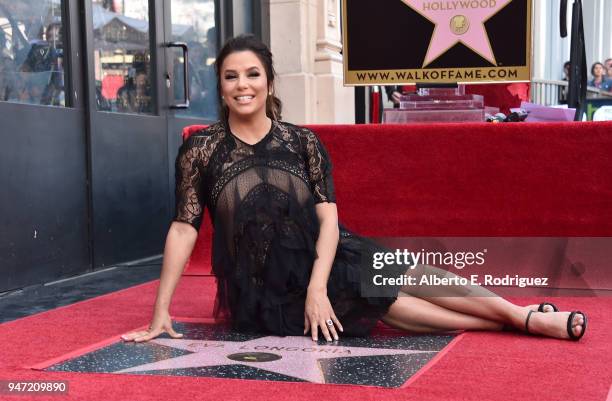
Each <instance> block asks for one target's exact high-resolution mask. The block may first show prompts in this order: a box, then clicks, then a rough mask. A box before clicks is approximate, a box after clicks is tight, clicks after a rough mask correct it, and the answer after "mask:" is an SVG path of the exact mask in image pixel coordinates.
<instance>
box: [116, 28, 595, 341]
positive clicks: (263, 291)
mask: <svg viewBox="0 0 612 401" xmlns="http://www.w3.org/2000/svg"><path fill="white" fill-rule="evenodd" d="M216 72H217V78H218V82H219V83H218V89H219V97H220V100H221V102H220V104H221V116H222V119H221V121H219V122H217V123H215V124H213V125H211V126H209V127H208V128H206V129H204V130H202V131H200V132H198V133H195V134H193V135H192V136H190V137H189V139H188V140H187V141H185V143H184V144H183V146H182V147H181V149H180V150H179V154H178V157H177V162H176V185H177V186H176V201H177V203H176V215H175V217H174V222H173V223H172V226H171V227H170V230H169V233H168V237H167V240H166V249H165V253H164V263H163V267H162V276H161V280H160V285H159V290H158V294H157V300H156V305H155V311H154V315H153V320H152V322H151V327H150V329H149V330H147V331H142V332H133V333H129V334H127V335H125V336H124V339H125V340H127V341H131V340H134V341H147V340H150V339H152V338H155V337H157V336H158V335H160V334H161V333H163V332H167V333H168V334H170V336H171V337H173V338H179V337H181V335H180V334H179V333H176V332H175V331H174V329H173V327H172V321H171V319H170V314H169V305H170V301H171V298H172V294H173V293H174V290H175V288H176V285H177V282H178V280H179V278H180V276H181V273H182V270H183V268H184V265H185V263H186V261H187V259H188V257H189V255H190V254H191V251H192V249H193V246H194V244H195V241H196V238H197V235H198V231H199V229H200V225H201V222H202V216H203V211H204V208H207V209H208V210H209V212H210V216H211V219H212V222H213V226H214V231H213V241H212V247H213V250H212V255H213V260H212V268H213V272H214V274H215V277H216V280H217V295H216V302H215V310H214V315H215V317H224V318H226V319H225V320H226V321H227V322H228V323H230V324H231V325H232V327H233V328H234V329H236V330H239V331H247V332H256V333H267V334H273V335H279V336H287V335H291V336H298V335H303V334H307V333H310V336H311V337H312V339H313V340H315V341H316V340H318V336H319V334H321V335H322V336H323V337H324V338H325V339H326V340H328V341H332V339H333V340H337V339H338V338H339V334H340V333H343V334H346V335H358V336H364V335H368V334H369V332H370V331H371V330H372V328H373V327H374V325H375V324H376V323H377V322H378V321H379V320H383V321H384V322H385V323H387V324H389V325H391V326H394V327H398V328H401V329H406V330H412V331H417V332H436V331H447V330H458V329H463V330H468V329H471V330H485V329H486V330H500V329H502V327H504V325H512V326H514V327H516V328H521V329H522V328H524V329H525V330H526V331H529V330H531V331H532V332H535V333H539V334H543V335H548V336H552V337H558V338H572V339H575V340H576V339H579V338H580V337H582V335H583V333H584V330H585V328H586V316H585V315H584V314H583V313H581V312H574V313H572V314H570V313H567V312H559V313H557V312H550V313H546V314H544V313H538V314H536V315H534V316H533V317H532V314H533V313H534V311H536V310H538V305H531V306H527V307H521V306H518V305H514V304H512V303H510V302H508V301H506V300H504V299H502V298H499V297H496V296H495V294H493V293H491V292H490V291H488V290H486V289H484V288H483V287H480V286H477V285H470V284H466V285H463V284H461V283H454V282H455V281H458V280H457V279H458V276H456V275H454V274H452V273H451V272H447V271H444V270H441V269H439V268H436V267H433V266H427V265H425V264H419V265H418V266H416V268H414V269H413V268H412V267H411V268H409V270H408V272H406V274H411V275H418V276H429V277H431V276H433V277H438V276H439V277H442V278H444V280H446V281H447V282H449V283H450V284H449V285H448V286H445V287H444V291H445V292H444V293H443V294H444V295H443V296H438V295H436V296H435V297H434V296H432V297H428V296H423V292H421V291H420V289H419V286H411V285H403V284H401V283H400V284H399V285H391V286H390V287H389V291H388V292H385V293H384V294H382V295H381V294H378V295H381V296H368V294H366V291H363V287H362V284H363V280H366V279H367V273H368V271H367V270H366V271H364V270H363V268H362V264H361V262H362V258H364V257H367V256H368V255H369V254H371V252H372V251H374V252H380V251H381V250H382V247H381V246H379V245H377V244H375V243H372V242H371V241H368V240H367V239H365V238H363V237H360V236H358V235H354V234H353V233H350V232H349V231H347V230H346V229H344V228H342V227H341V226H340V225H339V223H338V212H337V209H336V203H335V202H336V196H335V189H334V184H333V179H332V175H331V161H330V158H329V155H328V153H327V151H326V149H325V147H324V146H323V144H322V143H321V142H320V141H319V139H318V138H317V136H316V135H315V133H314V132H312V131H310V130H309V129H307V128H303V127H298V126H296V125H293V124H290V123H287V122H283V121H280V106H281V104H280V101H279V100H278V99H277V98H276V97H275V96H274V70H273V67H272V54H271V53H270V51H269V50H268V48H267V47H266V46H265V45H264V44H263V43H261V42H260V41H259V40H257V39H256V38H255V37H253V36H238V37H236V38H233V39H230V40H229V41H228V42H227V43H226V44H225V46H224V47H223V49H222V50H221V52H220V54H219V56H218V57H217V60H216ZM404 271H406V270H405V269H403V270H401V272H404ZM396 284H397V283H396ZM400 290H401V291H404V292H406V294H409V295H411V296H405V297H398V293H399V291H400ZM419 295H421V296H420V297H419ZM467 295H470V296H467ZM539 309H541V310H540V312H544V306H542V307H540V308H539ZM545 315H546V316H545Z"/></svg>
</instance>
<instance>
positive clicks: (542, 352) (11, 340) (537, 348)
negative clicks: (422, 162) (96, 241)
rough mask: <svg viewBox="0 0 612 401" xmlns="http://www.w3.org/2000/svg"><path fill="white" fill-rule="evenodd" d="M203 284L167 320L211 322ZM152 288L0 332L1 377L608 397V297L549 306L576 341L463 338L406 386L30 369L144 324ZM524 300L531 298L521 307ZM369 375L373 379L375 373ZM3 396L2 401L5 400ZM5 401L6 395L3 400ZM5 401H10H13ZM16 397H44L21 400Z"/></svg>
mask: <svg viewBox="0 0 612 401" xmlns="http://www.w3.org/2000/svg"><path fill="white" fill-rule="evenodd" d="M212 284H213V283H212V280H211V279H210V278H205V277H184V278H183V279H182V281H181V284H180V286H179V289H178V290H177V294H176V297H175V302H174V304H173V307H172V314H173V315H176V316H192V317H207V316H210V311H211V309H212V301H213V293H214V291H213V285H212ZM155 289H156V283H155V282H153V283H148V284H144V285H141V286H137V287H133V288H130V289H127V290H123V291H119V292H116V293H113V294H109V295H106V296H103V297H98V298H94V299H92V300H89V301H85V302H80V303H77V304H75V305H72V306H68V307H63V308H58V309H56V310H53V311H50V312H45V313H41V314H38V315H34V316H31V317H27V318H24V319H20V320H17V321H14V322H9V323H5V324H2V325H0V338H2V340H3V347H2V350H1V351H0V380H34V379H38V380H40V379H47V380H68V381H69V386H70V391H69V396H67V397H63V396H58V397H53V398H52V399H54V400H55V399H58V400H59V399H71V400H90V401H96V400H100V401H102V400H105V401H106V400H126V399H134V400H168V399H206V400H213V399H223V400H243V399H245V398H246V399H249V400H253V401H256V400H261V401H264V400H265V401H268V400H271V399H283V400H312V399H322V400H328V399H333V400H389V401H391V400H393V401H397V400H432V401H433V400H459V399H460V400H478V401H482V400H492V401H495V400H517V399H534V400H551V401H552V400H555V401H556V400H561V399H564V400H586V401H588V400H605V399H606V396H607V394H608V391H609V388H610V383H611V382H612V374H611V373H609V369H608V368H609V363H610V360H612V352H611V349H610V342H609V337H610V334H609V330H610V327H612V316H611V314H610V313H609V312H610V310H611V308H612V299H609V298H574V299H567V298H559V299H554V302H556V303H557V304H558V305H559V306H560V307H562V309H567V308H569V307H572V308H577V309H581V310H583V311H584V312H586V313H588V315H589V329H588V332H587V334H586V336H585V337H584V338H583V340H582V341H581V342H579V343H573V342H569V341H561V340H551V339H543V338H537V337H526V336H522V335H519V334H513V333H467V334H466V335H464V336H463V337H462V338H461V340H460V341H458V342H457V344H456V345H455V346H454V347H453V348H452V349H450V350H449V351H448V352H447V353H446V354H445V355H443V356H442V357H441V358H440V359H439V361H438V362H437V363H436V364H434V365H433V366H432V367H431V368H430V369H428V370H426V371H425V372H423V373H422V374H420V376H419V377H417V378H416V379H415V380H414V381H413V382H412V383H410V384H409V385H408V386H407V387H405V388H401V389H395V390H389V389H377V388H371V387H367V388H364V387H353V386H338V385H318V384H302V383H280V382H261V381H247V380H240V381H239V380H231V379H208V378H188V377H163V376H155V377H152V376H136V375H133V376H131V375H114V374H75V373H52V372H40V371H34V370H31V369H28V368H27V367H28V366H33V365H36V364H38V363H41V362H43V361H48V360H50V359H53V358H56V357H58V356H61V355H65V354H67V353H70V352H73V351H75V350H77V349H80V348H84V347H87V346H91V345H92V344H94V343H97V342H99V341H102V340H105V339H108V338H109V337H112V336H118V335H120V334H122V333H124V332H127V331H129V330H132V329H134V328H136V327H139V326H143V325H146V324H147V323H148V319H149V317H150V315H149V314H150V310H151V307H152V304H153V301H154V296H155ZM524 301H525V302H531V301H533V300H524ZM373 374H375V372H373ZM6 398H7V399H8V397H6ZM3 399H4V398H3ZM11 399H12V397H11ZM15 399H21V400H24V399H32V400H41V399H50V398H48V397H24V396H20V397H19V398H15Z"/></svg>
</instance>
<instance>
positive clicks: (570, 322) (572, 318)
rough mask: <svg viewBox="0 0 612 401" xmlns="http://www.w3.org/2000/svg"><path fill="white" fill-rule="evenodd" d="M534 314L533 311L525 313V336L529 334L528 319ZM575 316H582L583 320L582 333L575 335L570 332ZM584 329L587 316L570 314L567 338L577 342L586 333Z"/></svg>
mask: <svg viewBox="0 0 612 401" xmlns="http://www.w3.org/2000/svg"><path fill="white" fill-rule="evenodd" d="M532 313H534V311H532V310H530V311H529V312H528V313H527V319H525V332H526V333H527V334H531V333H530V332H529V319H531V314H532ZM576 315H582V318H583V319H584V322H583V323H582V331H580V334H578V335H575V334H574V331H573V330H572V329H573V327H572V322H573V321H574V316H576ZM586 328H587V316H586V315H585V314H584V313H583V312H580V311H573V312H572V313H570V315H569V316H568V318H567V335H568V336H569V338H570V340H572V341H578V340H580V339H581V338H582V336H584V333H585V332H586Z"/></svg>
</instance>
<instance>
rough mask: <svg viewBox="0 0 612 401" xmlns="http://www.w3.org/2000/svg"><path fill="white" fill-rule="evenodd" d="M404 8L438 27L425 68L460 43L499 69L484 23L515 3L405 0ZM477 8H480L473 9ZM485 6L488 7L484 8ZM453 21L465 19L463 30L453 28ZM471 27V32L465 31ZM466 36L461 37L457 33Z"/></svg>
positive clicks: (472, 0) (504, 0) (463, 0)
mask: <svg viewBox="0 0 612 401" xmlns="http://www.w3.org/2000/svg"><path fill="white" fill-rule="evenodd" d="M401 1H402V2H403V3H404V4H406V5H407V6H409V7H410V8H412V9H414V10H415V11H416V12H418V13H419V14H421V15H422V16H424V17H425V18H427V19H428V20H430V21H431V22H433V23H434V24H436V27H435V29H434V32H433V34H432V36H431V42H430V43H429V49H428V50H427V55H426V56H425V61H424V62H423V67H425V66H426V65H428V64H430V63H431V62H432V61H434V60H435V59H437V58H438V57H439V56H440V55H442V54H443V53H445V52H446V51H447V50H448V49H450V48H451V47H453V46H454V45H455V44H456V43H458V42H461V43H463V44H464V45H466V46H467V47H469V48H470V49H472V50H473V51H474V52H476V53H478V54H479V55H481V56H482V57H484V58H485V59H486V60H488V61H490V62H491V63H492V64H495V65H497V62H496V61H495V56H494V55H493V50H492V49H491V44H490V43H489V36H488V35H487V32H486V30H485V26H484V23H485V22H486V21H487V20H488V19H489V18H491V17H492V16H493V15H495V14H496V13H497V12H499V11H500V10H501V9H502V8H504V7H505V6H507V5H508V4H509V3H510V2H511V1H512V0H482V1H481V0H445V1H434V0H401ZM474 5H477V6H478V7H475V8H472V6H474ZM483 5H484V7H482V6H483ZM453 17H459V18H461V17H465V18H466V19H467V21H463V18H461V19H460V20H457V22H461V21H463V22H464V23H466V24H467V25H464V27H463V29H455V30H453V29H452V28H451V20H452V19H453ZM465 27H467V28H465ZM464 29H467V30H466V31H465V32H462V33H461V34H458V33H457V32H456V31H457V30H459V31H462V30H464Z"/></svg>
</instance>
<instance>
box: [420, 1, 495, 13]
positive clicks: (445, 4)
mask: <svg viewBox="0 0 612 401" xmlns="http://www.w3.org/2000/svg"><path fill="white" fill-rule="evenodd" d="M495 7H497V0H457V1H430V2H425V3H423V11H452V10H469V9H477V8H495Z"/></svg>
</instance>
